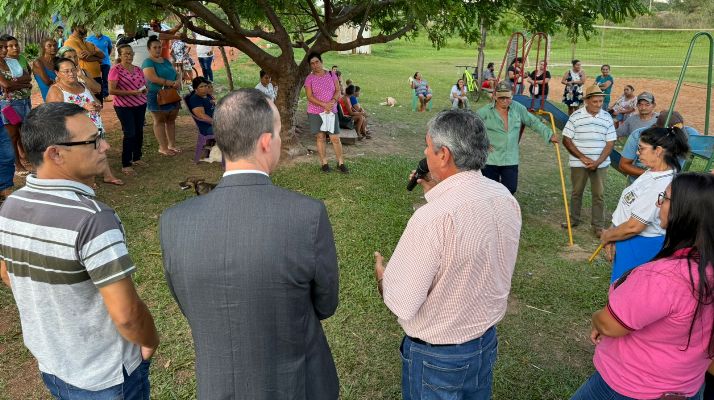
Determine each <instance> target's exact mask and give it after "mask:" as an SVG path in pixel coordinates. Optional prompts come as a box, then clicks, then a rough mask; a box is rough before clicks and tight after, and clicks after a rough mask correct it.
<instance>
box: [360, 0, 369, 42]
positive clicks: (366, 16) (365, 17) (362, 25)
mask: <svg viewBox="0 0 714 400" xmlns="http://www.w3.org/2000/svg"><path fill="white" fill-rule="evenodd" d="M371 9H372V3H370V4H368V5H367V8H366V9H365V10H364V18H362V24H360V27H359V31H358V32H357V38H358V39H359V38H361V37H362V33H364V27H365V26H367V21H368V18H369V10H371Z"/></svg>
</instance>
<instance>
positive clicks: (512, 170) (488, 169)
mask: <svg viewBox="0 0 714 400" xmlns="http://www.w3.org/2000/svg"><path fill="white" fill-rule="evenodd" d="M481 173H482V174H483V176H485V177H486V178H488V179H491V180H494V181H496V182H499V183H501V184H502V185H503V186H505V187H506V189H508V191H509V192H511V194H514V193H516V189H518V165H486V166H485V167H483V169H482V170H481Z"/></svg>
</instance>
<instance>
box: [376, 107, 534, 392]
mask: <svg viewBox="0 0 714 400" xmlns="http://www.w3.org/2000/svg"><path fill="white" fill-rule="evenodd" d="M488 143H489V141H488V137H487V136H486V128H485V126H484V124H483V122H482V121H481V120H480V119H479V118H478V117H477V116H476V115H475V114H473V113H470V112H468V111H463V110H450V111H442V112H440V113H439V114H437V115H436V116H435V117H434V118H433V119H432V120H431V121H429V124H428V127H427V134H426V145H427V146H426V149H425V150H424V155H425V156H426V160H427V164H428V166H429V173H430V176H429V177H428V178H425V179H419V180H417V183H419V184H420V185H421V186H422V188H423V189H424V197H425V198H426V201H427V203H426V204H425V205H424V206H422V207H420V208H419V209H418V210H416V212H415V213H414V215H413V216H412V217H411V218H410V219H409V223H408V224H407V227H406V229H405V230H404V233H403V234H402V237H401V239H399V244H397V247H396V249H395V250H394V253H393V254H392V258H391V259H390V260H389V266H388V267H387V268H386V269H385V268H384V266H383V261H382V256H381V255H380V254H379V253H375V258H376V263H375V264H376V265H375V275H376V278H377V284H378V286H379V289H380V293H383V297H384V303H385V304H386V305H387V307H389V309H390V310H391V311H392V312H393V313H394V314H395V315H396V316H397V317H398V318H399V324H400V325H401V326H402V328H403V329H404V332H405V336H404V339H403V341H402V345H401V349H400V350H401V354H402V396H403V398H404V399H405V400H411V399H414V400H418V399H425V398H435V399H436V398H447V397H448V398H452V397H453V398H457V397H458V398H464V399H477V400H481V399H483V400H488V399H490V398H491V382H492V377H493V365H494V363H495V361H496V352H497V348H498V346H497V339H496V329H495V325H496V323H498V322H499V321H500V320H501V319H502V318H503V316H504V315H505V314H506V305H507V304H506V303H507V299H508V293H509V292H510V289H511V276H512V275H513V268H514V267H515V264H516V256H517V254H518V241H519V236H520V231H521V212H520V207H519V206H518V202H517V201H516V199H515V198H514V197H513V196H512V195H511V193H510V192H509V191H508V189H506V187H505V186H503V185H501V184H500V183H498V182H496V181H493V180H491V179H488V178H486V177H485V176H483V174H482V173H481V168H483V167H484V165H485V164H486V158H487V157H488Z"/></svg>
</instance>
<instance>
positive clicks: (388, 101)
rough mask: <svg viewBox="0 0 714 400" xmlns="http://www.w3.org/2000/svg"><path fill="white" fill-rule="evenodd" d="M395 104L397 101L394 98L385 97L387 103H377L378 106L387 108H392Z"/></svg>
mask: <svg viewBox="0 0 714 400" xmlns="http://www.w3.org/2000/svg"><path fill="white" fill-rule="evenodd" d="M396 104H397V99H395V98H394V97H387V101H383V102H381V103H379V105H380V106H389V107H394V105H396Z"/></svg>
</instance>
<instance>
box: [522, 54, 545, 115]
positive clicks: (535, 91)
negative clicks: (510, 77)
mask: <svg viewBox="0 0 714 400" xmlns="http://www.w3.org/2000/svg"><path fill="white" fill-rule="evenodd" d="M526 80H527V81H528V83H530V86H529V87H528V92H529V93H530V94H531V97H532V98H533V99H535V100H542V99H545V100H548V92H550V84H549V82H550V71H546V68H545V61H541V62H539V63H538V67H537V68H536V69H535V70H534V71H533V72H531V74H530V75H528V77H527V78H526ZM535 106H536V107H538V108H540V103H539V102H537V103H536V104H535Z"/></svg>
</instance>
